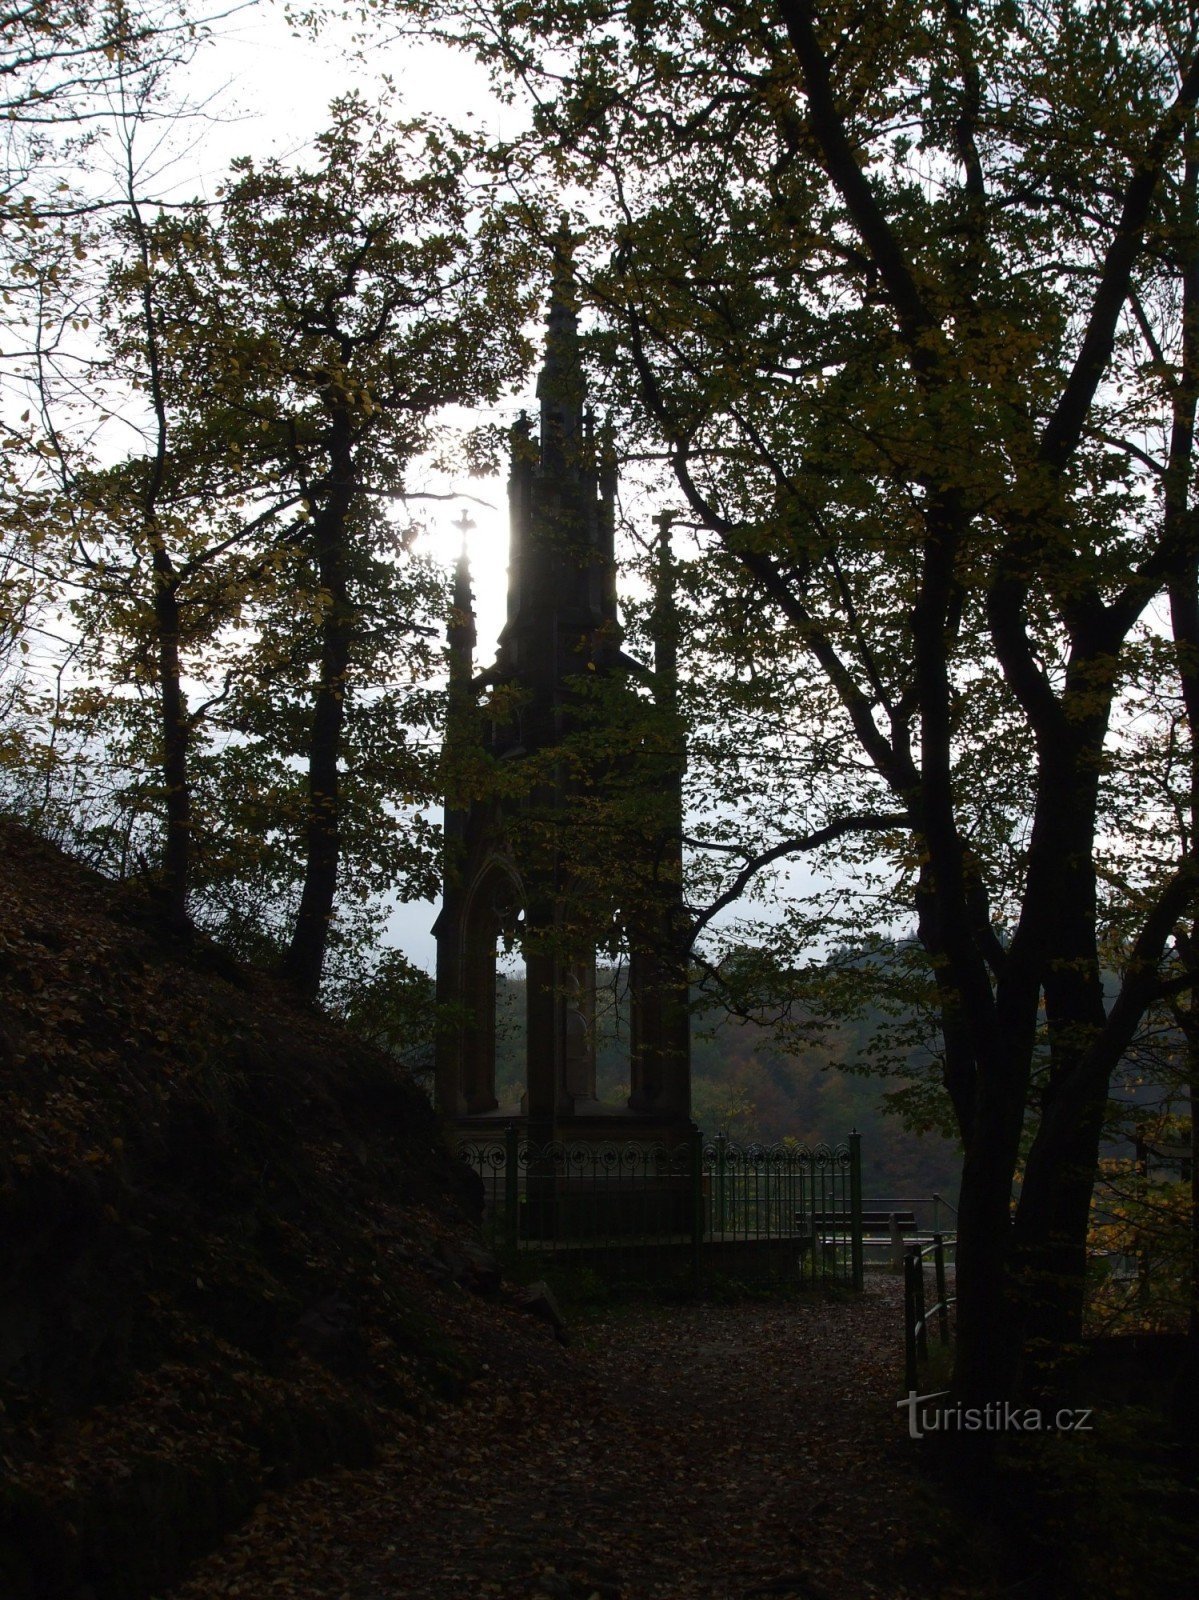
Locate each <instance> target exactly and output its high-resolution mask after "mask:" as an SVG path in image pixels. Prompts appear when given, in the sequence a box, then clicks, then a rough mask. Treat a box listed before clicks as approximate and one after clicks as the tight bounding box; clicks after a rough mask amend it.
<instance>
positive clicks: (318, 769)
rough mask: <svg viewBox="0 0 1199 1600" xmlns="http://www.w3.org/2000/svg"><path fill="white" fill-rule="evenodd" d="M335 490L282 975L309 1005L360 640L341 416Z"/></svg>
mask: <svg viewBox="0 0 1199 1600" xmlns="http://www.w3.org/2000/svg"><path fill="white" fill-rule="evenodd" d="M332 453H333V473H332V475H331V476H332V477H333V479H334V484H333V489H332V492H331V494H330V498H329V501H328V503H327V504H326V506H325V507H324V508H323V509H322V511H321V513H320V515H319V516H318V517H317V518H316V520H315V523H314V526H313V539H314V544H315V550H316V562H317V575H318V578H319V581H320V587H321V589H322V591H323V592H324V594H325V595H326V596H327V597H328V598H327V600H326V603H325V612H324V616H323V618H322V621H321V650H320V668H319V676H318V681H317V690H316V703H315V706H314V709H313V718H312V733H311V738H310V741H309V746H308V817H307V826H306V841H305V865H304V887H303V889H302V891H301V894H300V906H299V910H298V912H297V914H296V924H295V928H294V929H293V931H292V937H291V943H290V945H289V946H288V950H287V954H286V955H285V956H284V958H283V975H284V976H285V977H286V978H288V979H289V980H290V981H291V982H292V983H293V984H294V985H295V986H296V988H297V989H298V990H299V991H300V993H301V994H302V995H303V996H304V998H305V999H306V1000H315V999H316V997H317V994H318V993H319V991H320V985H321V974H322V972H323V970H324V964H325V951H326V948H327V946H328V941H329V926H330V923H331V922H332V919H333V907H334V902H335V899H336V895H337V868H338V858H339V854H340V821H341V818H340V797H339V792H338V773H337V760H338V756H339V754H340V751H341V735H342V728H343V726H344V724H345V696H346V683H347V676H348V671H349V664H350V646H351V642H352V639H353V631H354V616H353V611H352V607H351V604H350V593H349V581H348V575H347V572H346V565H347V555H348V551H347V537H346V529H347V521H348V517H349V511H350V505H351V501H352V498H353V461H352V458H351V454H350V423H349V419H348V417H347V416H346V415H345V414H344V413H337V414H336V415H335V418H334V425H333V452H332Z"/></svg>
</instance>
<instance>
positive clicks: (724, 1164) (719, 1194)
mask: <svg viewBox="0 0 1199 1600" xmlns="http://www.w3.org/2000/svg"><path fill="white" fill-rule="evenodd" d="M728 1142H729V1136H728V1134H727V1133H718V1134H717V1135H716V1218H715V1228H714V1230H713V1231H714V1232H716V1233H723V1232H724V1224H725V1217H726V1216H727V1214H728V1213H727V1211H726V1209H725V1207H726V1201H725V1194H724V1184H725V1176H726V1174H727V1172H728V1160H729V1158H728Z"/></svg>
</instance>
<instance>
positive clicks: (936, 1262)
mask: <svg viewBox="0 0 1199 1600" xmlns="http://www.w3.org/2000/svg"><path fill="white" fill-rule="evenodd" d="M946 1244H952V1245H956V1244H957V1234H956V1233H955V1234H949V1235H946V1234H941V1233H938V1234H935V1235H934V1236H933V1238H932V1239H931V1240H930V1241H929V1242H928V1244H926V1245H923V1246H922V1245H920V1244H913V1245H909V1246H908V1247H907V1249H906V1250H905V1251H904V1257H903V1321H904V1371H905V1376H906V1378H907V1385H908V1390H909V1392H914V1391H915V1390H916V1389H917V1388H918V1367H919V1363H920V1361H921V1360H925V1361H927V1360H928V1328H929V1323H930V1322H931V1320H932V1318H933V1317H934V1316H936V1318H937V1328H938V1333H939V1335H940V1342H941V1344H942V1345H947V1344H948V1343H949V1308H950V1306H951V1305H953V1304H954V1303H955V1302H956V1300H957V1296H956V1295H951V1294H950V1293H949V1290H948V1287H947V1284H946V1278H945V1246H946ZM928 1255H931V1256H932V1258H933V1266H934V1269H935V1272H936V1278H937V1299H936V1301H935V1303H934V1304H933V1305H932V1306H926V1305H925V1303H924V1258H925V1257H926V1256H928Z"/></svg>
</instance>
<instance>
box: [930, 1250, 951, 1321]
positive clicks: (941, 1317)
mask: <svg viewBox="0 0 1199 1600" xmlns="http://www.w3.org/2000/svg"><path fill="white" fill-rule="evenodd" d="M933 1266H934V1267H935V1268H936V1271H937V1326H938V1328H939V1329H940V1333H941V1343H942V1344H948V1343H949V1296H948V1294H947V1292H946V1286H945V1240H944V1239H943V1238H942V1237H941V1235H940V1234H939V1233H934V1234H933Z"/></svg>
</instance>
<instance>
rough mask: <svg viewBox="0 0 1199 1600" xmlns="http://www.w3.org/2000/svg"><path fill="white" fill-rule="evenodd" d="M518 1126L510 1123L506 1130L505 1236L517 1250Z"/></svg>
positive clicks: (518, 1232) (518, 1206) (518, 1204)
mask: <svg viewBox="0 0 1199 1600" xmlns="http://www.w3.org/2000/svg"><path fill="white" fill-rule="evenodd" d="M518 1153H519V1146H518V1143H517V1133H516V1124H515V1123H512V1122H510V1123H508V1125H507V1127H505V1129H504V1234H505V1237H506V1238H507V1241H508V1243H509V1244H510V1245H511V1246H512V1248H513V1249H514V1250H515V1248H516V1246H517V1243H518V1241H519V1238H520V1209H519V1208H520V1189H519V1187H518V1184H517V1166H516V1163H517V1156H518Z"/></svg>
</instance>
